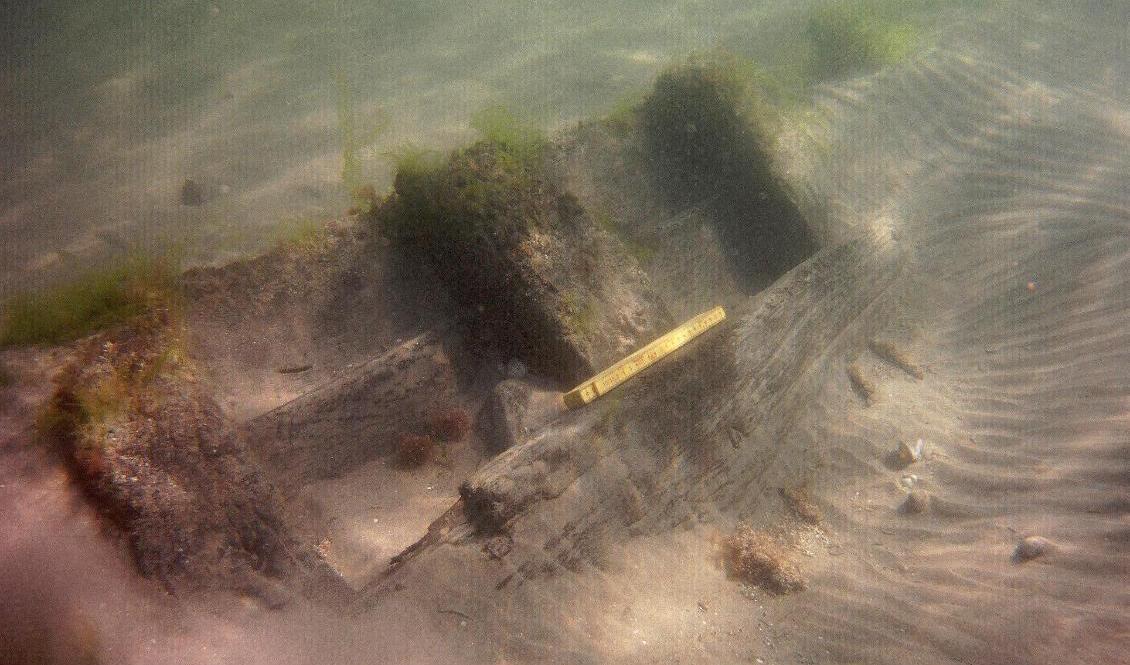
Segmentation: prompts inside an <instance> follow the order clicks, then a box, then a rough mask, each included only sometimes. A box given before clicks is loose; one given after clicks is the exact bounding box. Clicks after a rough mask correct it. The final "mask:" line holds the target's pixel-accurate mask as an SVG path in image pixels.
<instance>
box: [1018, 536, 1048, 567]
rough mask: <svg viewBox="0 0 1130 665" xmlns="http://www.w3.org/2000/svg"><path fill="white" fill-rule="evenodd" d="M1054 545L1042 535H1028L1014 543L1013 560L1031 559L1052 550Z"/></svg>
mask: <svg viewBox="0 0 1130 665" xmlns="http://www.w3.org/2000/svg"><path fill="white" fill-rule="evenodd" d="M1054 548H1055V545H1054V544H1052V541H1050V540H1048V539H1047V538H1044V537H1043V536H1028V537H1027V538H1025V539H1024V540H1021V541H1020V542H1019V543H1018V544H1017V545H1016V551H1015V552H1013V554H1012V558H1013V560H1015V561H1031V560H1032V559H1038V558H1039V557H1042V556H1044V555H1045V554H1047V553H1048V552H1050V551H1052V550H1053V549H1054Z"/></svg>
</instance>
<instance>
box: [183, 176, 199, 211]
mask: <svg viewBox="0 0 1130 665" xmlns="http://www.w3.org/2000/svg"><path fill="white" fill-rule="evenodd" d="M180 203H181V205H186V206H201V205H204V188H203V187H202V186H201V185H200V184H199V183H197V182H196V181H195V180H193V179H192V178H186V179H185V181H184V184H183V185H181V188H180Z"/></svg>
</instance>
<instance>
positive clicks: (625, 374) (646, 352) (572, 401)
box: [565, 307, 726, 409]
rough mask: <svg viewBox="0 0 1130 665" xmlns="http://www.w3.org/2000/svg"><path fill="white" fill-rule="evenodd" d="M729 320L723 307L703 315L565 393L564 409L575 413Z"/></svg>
mask: <svg viewBox="0 0 1130 665" xmlns="http://www.w3.org/2000/svg"><path fill="white" fill-rule="evenodd" d="M725 318H726V310H724V309H722V308H721V307H715V308H714V309H712V310H710V311H707V312H703V313H702V314H699V315H698V316H696V317H694V318H693V319H691V320H690V321H687V322H686V323H684V324H683V325H681V326H679V327H678V328H675V329H674V330H672V331H671V332H669V333H667V334H666V335H663V336H662V337H660V338H659V339H657V340H655V341H654V342H651V343H650V344H648V345H647V346H645V347H643V348H642V349H640V350H639V351H636V352H635V353H633V354H631V355H630V356H628V357H627V358H624V359H623V360H621V361H619V362H617V363H616V364H615V365H613V366H612V367H609V368H608V369H606V370H604V371H603V372H601V373H600V374H597V375H596V376H594V377H592V378H591V379H589V380H587V381H585V382H584V383H582V384H581V385H579V386H577V387H576V388H573V389H572V390H570V391H569V392H567V393H565V406H567V407H569V408H570V409H575V408H577V407H580V406H584V405H586V404H588V403H589V402H591V401H593V400H594V399H596V398H597V397H600V396H601V395H603V394H605V393H607V392H608V391H609V390H612V389H613V388H615V387H616V386H618V385H620V384H621V383H623V382H625V381H627V380H628V379H630V378H632V377H633V376H635V375H636V374H639V373H640V372H642V371H643V370H645V369H647V368H648V367H650V366H651V365H653V364H655V363H656V362H657V361H659V360H660V359H662V358H663V357H664V356H666V355H668V354H670V353H671V352H672V351H674V350H675V349H677V348H679V347H680V346H683V345H684V344H686V343H687V342H689V341H691V340H692V339H694V338H695V337H698V336H699V335H701V334H702V333H704V332H706V331H707V330H709V329H710V328H712V327H714V326H715V325H717V324H718V323H720V322H721V321H722V320H723V319H725Z"/></svg>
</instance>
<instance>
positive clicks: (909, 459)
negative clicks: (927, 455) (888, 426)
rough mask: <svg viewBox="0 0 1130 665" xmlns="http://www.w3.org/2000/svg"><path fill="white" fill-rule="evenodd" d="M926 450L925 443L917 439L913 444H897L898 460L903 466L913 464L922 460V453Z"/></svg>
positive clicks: (902, 442)
mask: <svg viewBox="0 0 1130 665" xmlns="http://www.w3.org/2000/svg"><path fill="white" fill-rule="evenodd" d="M925 450H926V442H925V441H923V440H922V439H918V440H917V441H915V442H914V443H907V442H906V441H901V442H899V449H898V458H899V461H900V462H902V463H903V464H913V463H915V462H917V461H919V460H921V459H922V453H923V452H924V451H925Z"/></svg>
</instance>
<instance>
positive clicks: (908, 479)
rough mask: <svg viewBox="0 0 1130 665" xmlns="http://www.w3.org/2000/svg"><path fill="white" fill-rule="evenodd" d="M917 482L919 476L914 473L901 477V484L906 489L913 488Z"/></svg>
mask: <svg viewBox="0 0 1130 665" xmlns="http://www.w3.org/2000/svg"><path fill="white" fill-rule="evenodd" d="M917 484H918V476H916V475H914V474H913V473H911V474H909V475H905V476H903V477H902V478H899V486H901V487H902V488H903V489H905V490H912V489H914V486H915V485H917Z"/></svg>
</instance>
